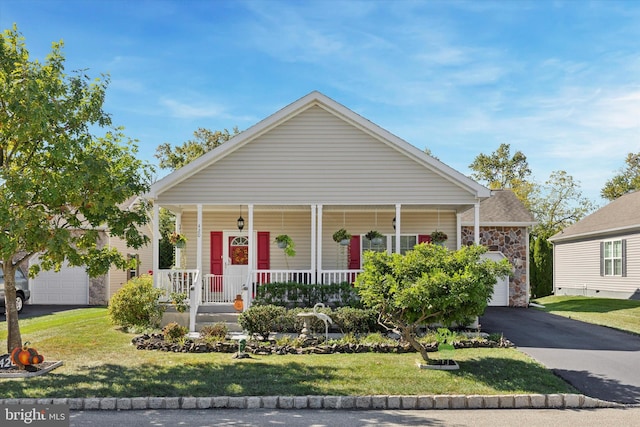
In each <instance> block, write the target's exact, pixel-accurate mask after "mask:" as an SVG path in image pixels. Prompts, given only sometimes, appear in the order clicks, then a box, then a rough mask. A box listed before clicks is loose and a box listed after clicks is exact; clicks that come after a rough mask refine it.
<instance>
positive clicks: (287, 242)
mask: <svg viewBox="0 0 640 427" xmlns="http://www.w3.org/2000/svg"><path fill="white" fill-rule="evenodd" d="M276 244H277V245H278V247H279V248H280V249H283V250H284V253H285V255H286V256H295V255H296V250H295V247H296V246H295V245H294V244H293V239H292V238H291V237H289V236H288V235H286V234H281V235H279V236H277V237H276Z"/></svg>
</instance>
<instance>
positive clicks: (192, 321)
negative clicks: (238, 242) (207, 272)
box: [182, 204, 202, 333]
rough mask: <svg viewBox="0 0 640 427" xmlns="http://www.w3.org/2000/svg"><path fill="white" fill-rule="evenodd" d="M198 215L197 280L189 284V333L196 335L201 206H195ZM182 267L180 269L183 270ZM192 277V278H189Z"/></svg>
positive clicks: (198, 298)
mask: <svg viewBox="0 0 640 427" xmlns="http://www.w3.org/2000/svg"><path fill="white" fill-rule="evenodd" d="M197 209H198V213H197V219H196V222H197V224H196V270H198V279H199V280H197V281H195V282H192V283H191V286H190V288H191V289H190V291H191V292H190V294H189V297H190V301H189V332H191V333H196V317H197V316H198V306H199V305H200V301H201V300H202V205H200V204H199V205H197ZM185 267H186V265H185V266H183V267H182V268H185ZM190 277H193V276H190Z"/></svg>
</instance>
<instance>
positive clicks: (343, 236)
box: [333, 228, 351, 246]
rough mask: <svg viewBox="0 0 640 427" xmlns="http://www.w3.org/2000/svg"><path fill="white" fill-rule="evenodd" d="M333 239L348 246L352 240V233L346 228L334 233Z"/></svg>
mask: <svg viewBox="0 0 640 427" xmlns="http://www.w3.org/2000/svg"><path fill="white" fill-rule="evenodd" d="M333 241H334V242H336V243H340V244H341V245H342V246H347V245H348V244H349V243H350V242H351V234H349V233H348V232H347V230H345V229H344V228H341V229H340V230H338V231H336V232H335V233H333Z"/></svg>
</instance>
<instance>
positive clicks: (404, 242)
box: [361, 234, 418, 255]
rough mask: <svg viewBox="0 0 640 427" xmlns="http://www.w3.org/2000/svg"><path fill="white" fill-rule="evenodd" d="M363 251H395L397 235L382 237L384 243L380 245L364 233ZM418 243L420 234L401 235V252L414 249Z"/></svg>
mask: <svg viewBox="0 0 640 427" xmlns="http://www.w3.org/2000/svg"><path fill="white" fill-rule="evenodd" d="M361 241H362V252H363V253H364V252H365V251H374V252H388V253H393V251H394V250H395V247H396V236H395V234H394V235H387V236H385V237H384V238H383V239H382V243H380V244H379V245H374V244H373V243H372V242H371V240H369V239H367V238H366V237H365V236H364V235H363V236H362V240H361ZM417 244H418V236H416V235H405V236H400V253H401V254H403V255H404V254H405V253H406V252H407V251H410V250H412V249H413V247H414V246H415V245H417Z"/></svg>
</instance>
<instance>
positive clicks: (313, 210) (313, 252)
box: [311, 205, 318, 284]
mask: <svg viewBox="0 0 640 427" xmlns="http://www.w3.org/2000/svg"><path fill="white" fill-rule="evenodd" d="M317 238H318V236H317V234H316V205H311V283H313V284H315V283H316V245H317Z"/></svg>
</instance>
